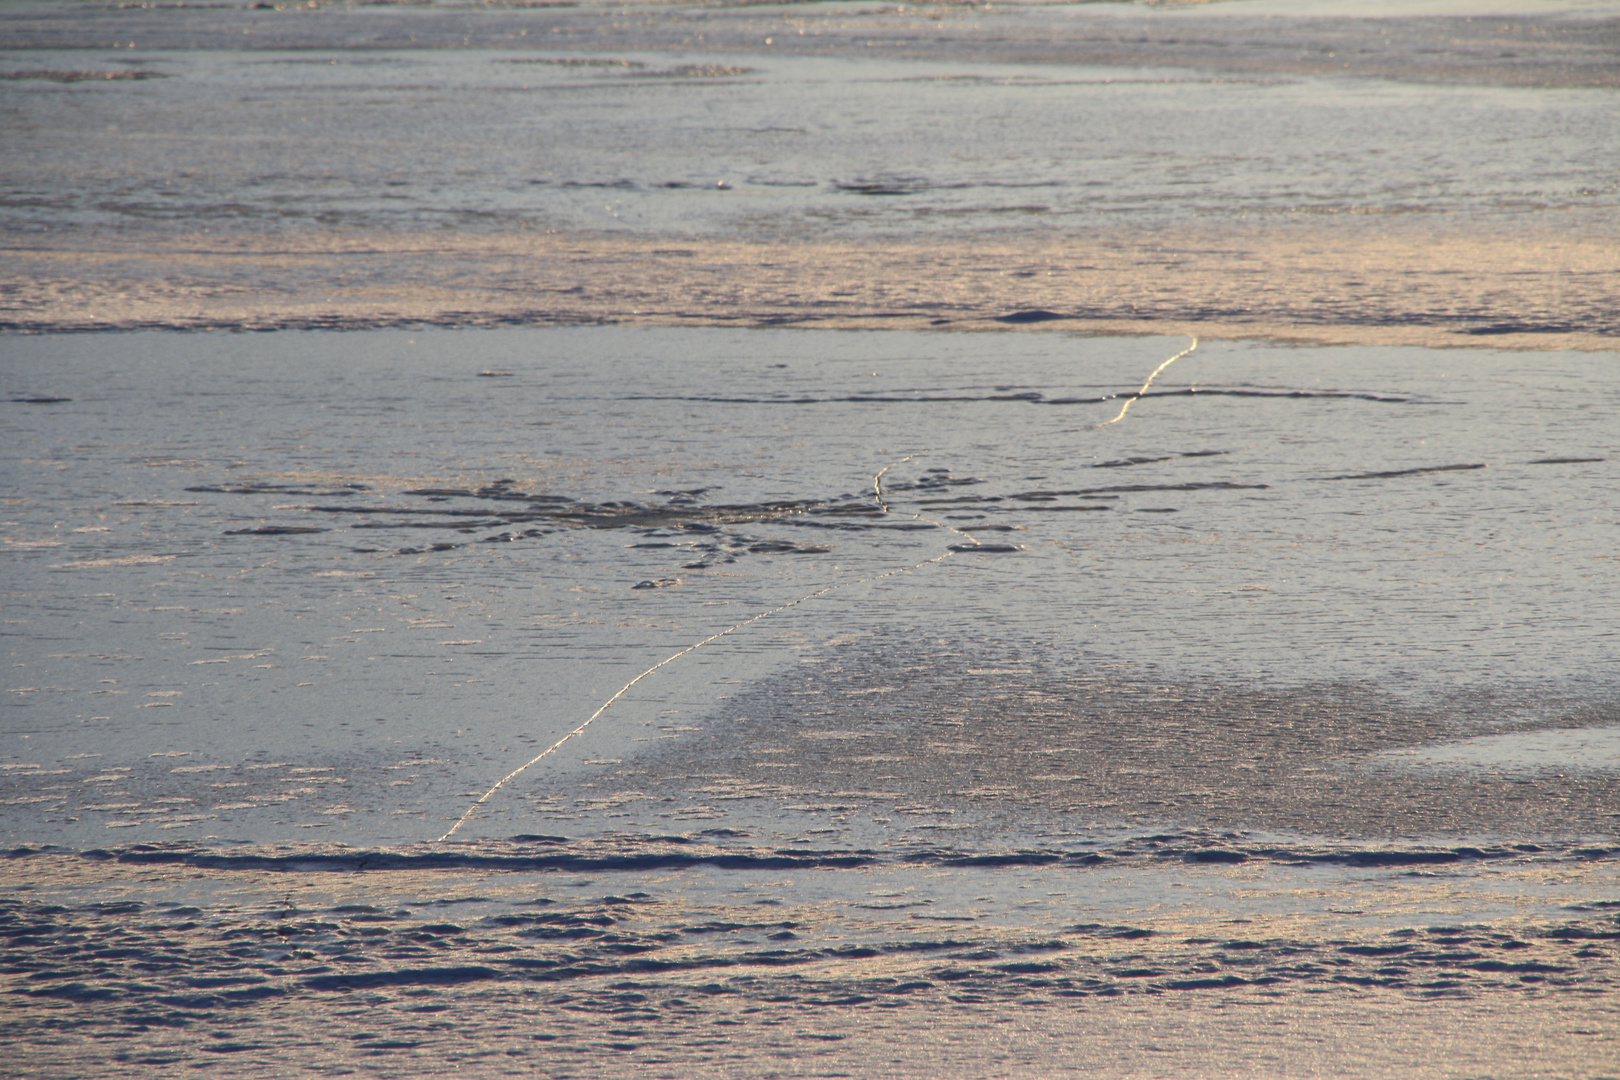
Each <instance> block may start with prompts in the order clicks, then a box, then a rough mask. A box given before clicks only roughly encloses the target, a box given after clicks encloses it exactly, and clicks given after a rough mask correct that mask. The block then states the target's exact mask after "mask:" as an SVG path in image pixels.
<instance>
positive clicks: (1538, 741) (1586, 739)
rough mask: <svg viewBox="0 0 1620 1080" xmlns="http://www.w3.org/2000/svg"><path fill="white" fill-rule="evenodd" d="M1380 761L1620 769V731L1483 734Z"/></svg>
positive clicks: (1525, 769) (1529, 769)
mask: <svg viewBox="0 0 1620 1080" xmlns="http://www.w3.org/2000/svg"><path fill="white" fill-rule="evenodd" d="M1374 760H1375V761H1376V762H1378V763H1380V764H1395V765H1407V766H1414V767H1445V766H1460V767H1476V768H1477V767H1484V768H1494V769H1507V770H1511V771H1514V772H1539V771H1544V770H1548V769H1580V770H1591V769H1605V770H1611V769H1620V727H1590V728H1574V729H1559V730H1554V731H1527V732H1513V733H1512V734H1508V735H1482V736H1478V737H1476V738H1472V739H1463V740H1461V741H1459V742H1453V743H1441V744H1439V745H1436V746H1420V747H1415V748H1407V749H1401V750H1386V751H1385V752H1383V753H1381V754H1378V755H1377V756H1376V757H1375V758H1374Z"/></svg>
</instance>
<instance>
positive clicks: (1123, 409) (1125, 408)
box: [1090, 334, 1198, 431]
mask: <svg viewBox="0 0 1620 1080" xmlns="http://www.w3.org/2000/svg"><path fill="white" fill-rule="evenodd" d="M1187 336H1188V337H1190V338H1192V344H1191V345H1189V346H1187V347H1186V348H1185V349H1182V350H1181V351H1180V352H1178V353H1176V355H1174V356H1172V357H1171V358H1170V359H1168V360H1166V361H1165V362H1164V363H1162V364H1160V365H1159V366H1158V367H1156V368H1154V369H1153V374H1151V375H1149V376H1148V377H1147V382H1145V383H1143V384H1142V389H1140V390H1138V391H1137V392H1136V393H1134V394H1132V395H1131V396H1130V397H1129V398H1127V399H1126V401H1125V404H1123V405H1121V406H1120V407H1119V415H1118V416H1116V417H1114V418H1113V419H1112V420H1104V421H1103V422H1102V423H1100V424H1093V425H1091V428H1090V430H1092V431H1096V430H1097V429H1098V428H1105V427H1107V426H1108V425H1109V424H1117V423H1119V422H1120V421H1121V420H1123V419H1125V414H1126V413H1128V412H1130V411H1131V406H1132V405H1135V404H1136V403H1137V402H1138V401H1140V400H1141V399H1142V395H1143V394H1145V393H1147V392H1148V387H1150V386H1152V385H1153V380H1154V379H1157V378H1158V377H1159V373H1160V372H1161V371H1163V370H1164V369H1165V368H1167V367H1169V366H1170V365H1171V364H1173V363H1175V362H1176V361H1177V360H1180V359H1181V358H1182V357H1183V356H1186V355H1187V354H1188V353H1190V352H1192V351H1193V350H1194V349H1196V348H1198V335H1196V334H1188V335H1187Z"/></svg>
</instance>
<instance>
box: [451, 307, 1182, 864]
mask: <svg viewBox="0 0 1620 1080" xmlns="http://www.w3.org/2000/svg"><path fill="white" fill-rule="evenodd" d="M1188 336H1189V337H1192V344H1191V345H1189V346H1187V347H1186V348H1185V349H1183V350H1181V351H1180V352H1178V353H1176V355H1174V356H1172V357H1171V358H1170V359H1168V360H1166V361H1165V362H1164V363H1162V364H1160V365H1159V366H1158V367H1156V368H1154V369H1153V374H1151V375H1149V376H1148V377H1147V382H1145V383H1143V384H1142V389H1140V390H1138V391H1137V392H1136V393H1135V394H1133V395H1132V396H1131V398H1130V400H1129V401H1127V402H1125V405H1124V407H1123V408H1121V409H1120V410H1119V415H1118V416H1116V417H1114V419H1112V420H1109V421H1107V422H1106V423H1102V424H1096V425H1094V427H1099V428H1100V427H1107V426H1108V425H1109V424H1114V423H1118V422H1119V421H1120V420H1123V419H1124V418H1125V414H1126V413H1127V412H1130V409H1131V406H1132V405H1134V404H1135V403H1136V401H1137V399H1138V398H1140V397H1141V396H1142V395H1143V394H1145V393H1147V390H1148V387H1150V386H1152V385H1153V380H1154V379H1157V378H1158V377H1159V373H1160V372H1162V371H1163V370H1164V369H1165V368H1167V367H1169V366H1170V365H1171V364H1173V363H1175V362H1176V361H1177V360H1180V359H1181V358H1182V357H1183V356H1186V355H1187V354H1188V353H1190V352H1192V351H1193V350H1194V349H1196V348H1198V338H1197V337H1196V336H1194V335H1190V334H1189V335H1188ZM920 456H922V455H920V454H907V455H906V456H905V457H903V458H900V459H899V460H898V461H891V462H889V464H887V465H885V466H883V468H881V469H879V470H878V471H877V475H875V476H873V477H872V495H873V497H874V498H876V499H877V504H878V506H879V508H881V509H882V511H883V512H884V513H885V514H887V513H889V512H890V510H889V504H888V503H887V502H886V501H884V498H883V475H884V474H885V473H887V472H888V471H889V470H890V469H892V468H894V467H895V466H896V465H903V464H905V463H906V462H908V461H913V460H915V459H916V458H918V457H920ZM910 516H911V517H912V518H914V519H916V520H917V521H923V522H927V523H928V524H930V525H933V526H936V527H937V528H941V529H945V530H947V531H949V532H953V533H955V534H956V535H957V536H962V537H966V538H967V540H968V542H969V543H971V544H973V545H974V546H975V547H979V546H981V542H980V540H979V538H978V537H976V536H974V535H973V534H972V533H967V532H963V531H962V530H961V529H958V528H956V527H955V526H952V525H947V524H945V523H944V522H943V521H935V520H933V519H932V518H925V517H923V516H922V515H921V514H911V515H910ZM954 554H956V552H955V551H954V550H951V549H947V550H946V551H945V552H944V553H943V554H940V555H936V556H934V557H933V558H932V559H924V560H923V561H922V562H920V563H917V564H916V565H914V566H902V567H899V568H898V569H895V570H886V571H884V572H883V573H881V574H873V575H872V576H871V577H864V578H856V579H855V580H853V581H839V582H835V583H833V584H831V585H828V586H827V587H825V588H822V589H817V590H816V591H815V592H813V593H808V594H806V595H804V596H801V597H799V598H798V599H797V600H789V601H788V602H787V603H785V604H783V605H781V606H780V607H774V608H771V609H770V610H769V611H762V612H760V613H759V614H758V615H751V616H749V617H748V618H746V619H744V620H743V621H742V622H740V623H737V624H736V625H734V626H728V627H726V628H725V629H724V630H722V631H720V632H719V633H718V634H711V635H710V636H708V637H706V638H704V639H703V640H702V641H699V642H696V643H695V644H692V645H688V646H687V647H686V648H684V649H682V650H681V651H680V652H677V653H672V654H671V655H669V656H666V657H664V659H662V660H660V661H658V663H656V664H654V665H653V666H652V667H650V668H648V669H647V670H646V671H643V672H642V673H641V674H640V675H637V676H636V677H635V678H633V679H631V680H630V681H629V682H627V683H625V684H624V685H623V686H621V687H619V691H618V693H616V694H614V695H613V696H612V697H610V698H608V699H607V700H606V701H604V702H602V704H601V705H600V706H599V707H598V708H597V710H596V711H595V712H593V713H591V715H590V716H589V717H587V718H586V720H585V722H584V723H583V724H581V725H579V727H577V728H575V729H574V730H573V731H570V732H569V733H568V734H566V735H564V736H563V737H562V738H560V739H558V740H557V741H556V742H554V743H552V744H551V745H550V746H548V747H546V748H545V749H544V750H542V751H540V752H539V753H538V754H536V755H535V756H534V757H532V758H530V759H529V760H528V761H526V762H524V763H523V764H522V765H519V766H518V767H517V768H515V769H513V770H512V771H511V772H509V773H507V774H506V775H505V776H503V777H501V779H500V780H499V782H497V783H496V784H495V786H494V787H492V788H490V789H489V790H488V791H486V792H484V793H483V794H482V795H480V796H479V797H478V799H477V801H476V802H474V803H473V804H472V805H471V806H469V807H468V808H467V812H466V813H465V814H462V815H461V817H460V819H458V820H457V821H456V823H455V824H454V825H452V826H450V831H449V832H447V833H445V834H444V835H443V836H441V837H439V838H438V840H436V841H434V843H439V844H442V843H444V842H445V841H446V840H448V839H450V838H451V837H452V836H454V835H455V834H456V832H457V831H458V830H460V828H461V827H462V826H463V825H465V824H467V822H469V821H471V820H472V819H473V817H474V815H476V814H477V813H478V808H479V807H480V806H483V805H484V804H485V803H487V802H488V801H489V800H490V799H491V798H493V797H494V796H495V794H496V792H498V791H500V790H501V789H502V788H503V787H505V786H506V785H507V784H509V783H511V782H512V781H513V780H516V779H517V778H518V777H519V776H521V775H523V774H524V773H525V772H527V771H528V770H529V769H530V768H531V767H533V766H535V765H538V764H539V763H540V762H541V761H542V760H544V759H545V758H546V757H548V756H549V755H551V754H552V753H555V752H556V751H557V750H558V749H559V748H560V747H561V746H562V745H563V744H564V743H566V742H567V741H568V740H569V739H572V738H573V737H574V736H575V735H578V734H580V733H581V732H583V731H584V730H585V729H586V728H588V727H590V726H591V725H592V724H593V723H595V722H596V720H597V718H599V717H600V716H601V715H602V714H603V713H605V712H607V711H608V708H609V707H610V706H611V705H612V704H613V703H614V702H615V701H618V700H619V699H620V698H622V697H623V696H624V695H625V694H627V693H629V692H630V689H631V688H632V687H634V686H635V685H636V684H637V683H639V682H640V681H641V680H642V679H645V678H646V677H647V676H649V675H651V674H652V673H653V672H655V671H657V670H658V669H659V668H662V667H664V666H665V665H666V664H672V663H674V662H675V661H677V660H679V659H680V658H681V657H683V656H685V655H686V654H687V653H692V652H696V651H697V650H698V649H701V648H703V646H705V645H708V644H710V643H711V642H715V641H719V640H720V639H721V638H723V637H725V636H726V635H728V634H734V633H736V632H737V631H738V630H741V629H743V628H744V627H747V626H752V625H753V624H754V623H757V622H759V621H760V620H761V619H768V618H770V617H771V616H772V615H777V614H780V613H781V612H784V611H786V610H787V609H788V608H792V607H798V606H799V605H800V604H803V603H805V602H806V601H809V600H814V599H816V598H817V597H820V596H826V595H827V594H828V593H830V592H833V591H835V590H838V589H842V588H845V587H847V586H850V585H864V584H869V583H871V582H874V581H882V580H883V579H884V578H888V577H894V576H895V575H896V574H910V573H915V572H916V571H918V570H921V569H922V568H923V567H925V566H932V565H934V564H935V563H941V562H944V561H945V560H946V559H948V558H950V557H951V556H952V555H954Z"/></svg>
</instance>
